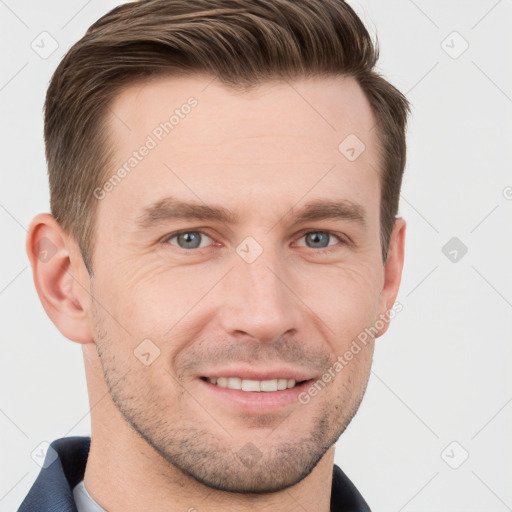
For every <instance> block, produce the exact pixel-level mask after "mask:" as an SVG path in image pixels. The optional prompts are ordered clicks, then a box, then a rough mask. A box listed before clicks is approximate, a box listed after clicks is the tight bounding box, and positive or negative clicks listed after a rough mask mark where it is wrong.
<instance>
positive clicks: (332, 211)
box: [136, 197, 366, 229]
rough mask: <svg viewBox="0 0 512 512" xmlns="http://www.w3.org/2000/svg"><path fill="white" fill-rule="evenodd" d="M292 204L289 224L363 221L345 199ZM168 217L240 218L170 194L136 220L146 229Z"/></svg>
mask: <svg viewBox="0 0 512 512" xmlns="http://www.w3.org/2000/svg"><path fill="white" fill-rule="evenodd" d="M294 210H295V209H294V208H293V207H292V208H291V209H290V210H289V211H288V212H287V214H286V215H288V214H289V213H291V214H292V215H295V218H294V221H293V225H294V226H295V225H297V224H301V223H304V222H313V221H319V220H330V219H332V220H337V219H339V220H349V221H355V222H358V223H360V224H363V225H364V224H365V223H366V215H365V211H364V209H363V207H362V206H360V205H358V204H356V203H353V202H352V201H349V200H346V199H340V200H337V201H333V200H326V199H321V200H314V201H310V202H308V203H306V204H305V205H304V206H303V207H302V208H300V209H299V210H297V212H296V213H294ZM169 220H201V221H219V222H221V223H224V224H232V225H234V224H237V223H239V222H240V217H239V216H238V215H237V214H236V213H234V212H232V211H231V210H229V209H228V208H225V207H223V206H217V205H206V204H199V203H187V202H184V201H181V200H179V199H176V198H174V197H165V198H163V199H160V200H159V201H157V202H155V203H154V204H152V205H150V206H149V207H147V208H145V209H144V210H143V212H142V214H141V215H139V216H138V217H137V219H136V224H137V226H138V227H139V228H141V229H147V228H150V227H152V226H154V225H159V224H161V223H163V222H166V221H169Z"/></svg>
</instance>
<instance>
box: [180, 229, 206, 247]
mask: <svg viewBox="0 0 512 512" xmlns="http://www.w3.org/2000/svg"><path fill="white" fill-rule="evenodd" d="M177 241H178V244H179V245H180V247H182V249H196V248H197V247H199V245H200V244H201V237H200V233H198V232H196V231H189V232H187V233H180V234H179V235H178V236H177ZM181 242H184V243H185V246H184V247H183V246H182V244H181Z"/></svg>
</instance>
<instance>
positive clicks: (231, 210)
mask: <svg viewBox="0 0 512 512" xmlns="http://www.w3.org/2000/svg"><path fill="white" fill-rule="evenodd" d="M376 59H377V52H376V49H375V48H374V46H373V44H372V41H371V39H370V37H369V34H368V32H367V31H366V29H365V27H364V26H363V24H362V22H361V21H360V20H359V18H358V17H357V16H356V14H355V13H354V12H353V10H352V9H351V8H350V7H349V6H348V5H347V4H345V3H344V2H342V1H339V0H301V1H296V0H294V1H291V0H261V1H258V2H246V1H244V0H211V1H204V0H192V1H186V2H185V1H183V0H160V1H158V0H148V1H141V2H137V3H130V4H125V5H122V6H119V7H118V8H116V9H114V10H113V11H111V12H110V13H108V14H107V15H105V16H104V17H102V18H101V19H100V20H98V21H97V22H96V23H95V24H94V25H93V26H92V27H91V28H90V29H89V30H88V32H87V33H86V35H85V36H84V37H83V38H82V39H81V40H80V41H79V42H78V43H76V44H75V45H74V46H73V47H72V48H71V50H70V51H69V52H68V53H67V55H66V56H65V58H64V59H63V61H62V62H61V64H60V65H59V67H58V69H57V70H56V72H55V75H54V77H53V79H52V81H51V84H50V87H49V90H48V94H47V99H46V106H45V141H46V148H47V160H48V167H49V179H50V192H51V211H52V215H50V214H40V215H38V216H37V217H35V218H34V220H33V221H32V223H31V226H30V230H29V234H28V238H27V251H28V254H29V257H30V261H31V264H32V268H33V276H34V282H35V285H36V288H37V292H38V294H39V297H40V299H41V301H42V304H43V306H44V308H45V311H46V312H47V314H48V315H49V317H50V318H51V320H52V321H53V322H54V323H55V325H56V326H57V327H58V329H59V330H60V332H61V333H62V334H63V335H64V336H66V337H67V338H69V339H70V340H72V341H75V342H77V343H80V344H82V349H83V355H84V360H85V369H86V376H87V385H88V391H89V397H90V408H91V422H92V425H91V438H90V439H89V438H68V439H59V440H57V441H55V442H54V443H52V445H51V447H50V448H49V450H48V453H47V456H46V462H45V467H44V469H42V471H41V473H40V475H39V477H38V479H37V481H36V482H35V484H34V486H33V488H32V489H31V491H30V493H29V495H28V496H27V498H26V499H25V500H24V502H23V504H22V505H21V508H20V509H19V510H20V511H23V512H26V511H30V510H38V511H43V510H44V511H50V510H51V511H57V510H58V511H71V510H73V511H75V510H79V511H81V512H82V511H89V510H108V511H110V512H116V511H141V510H144V511H146V510H147V511H154V512H157V511H164V510H165V511H166V512H174V511H182V510H188V511H196V510H197V511H199V512H203V511H204V512H206V511H210V512H214V511H220V510H222V511H225V510H237V511H249V510H250V511H254V510H256V511H263V510H265V511H266V510H276V511H277V510H279V511H291V510H308V511H316V512H327V511H329V510H332V511H366V510H369V508H368V505H367V504H366V502H365V500H364V499H363V498H362V496H361V495H360V494H359V492H358V491H357V489H356V488H355V487H354V485H353V484H352V483H351V482H350V480H349V479H348V477H347V476H346V475H345V474H344V473H343V472H342V471H341V469H340V468H339V467H337V466H335V465H334V445H335V442H336V440H337V439H338V438H339V436H340V435H341V434H342V433H343V431H344V430H345V428H346V427H347V425H348V424H349V423H350V421H351V419H352V418H353V416H354V415H355V413H356V411H357V409H358V407H359V404H360V403H361V400H362V397H363V395H364V392H365V389H366V385H367V382H368V377H369V372H370V368H371V362H372V354H373V350H374V342H375V338H377V337H379V336H381V335H382V334H383V333H384V332H385V331H386V329H387V326H388V325H389V318H390V316H391V315H390V312H392V311H393V304H394V301H395V298H396V295H397V293H398V288H399V284H400V278H401V272H402V266H403V253H404V236H405V223H404V221H403V219H401V218H397V217H396V214H397V209H398V198H399V192H400V185H401V180H402V174H403V170H404V165H405V126H406V118H407V112H408V105H407V101H406V100H405V98H404V97H403V96H402V95H401V94H400V93H399V92H398V91H397V90H396V89H395V88H394V87H393V86H391V85H390V84H389V83H388V82H386V81H385V80H384V79H383V78H382V77H380V76H379V75H377V74H376V73H375V71H374V70H373V68H374V65H375V62H376Z"/></svg>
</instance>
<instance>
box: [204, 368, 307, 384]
mask: <svg viewBox="0 0 512 512" xmlns="http://www.w3.org/2000/svg"><path fill="white" fill-rule="evenodd" d="M200 377H207V378H211V379H218V378H219V377H238V378H240V379H242V380H243V379H246V380H274V379H294V380H295V382H301V381H304V380H310V379H313V378H314V376H312V375H311V372H308V371H307V370H301V369H293V368H289V367H288V368H287V367H280V368H278V367H276V368H272V369H269V368H265V369H260V370H259V369H257V368H254V367H252V368H249V367H240V366H228V367H225V368H215V369H212V370H205V371H204V373H202V374H201V375H200Z"/></svg>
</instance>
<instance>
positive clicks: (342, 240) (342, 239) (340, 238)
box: [162, 229, 350, 254]
mask: <svg viewBox="0 0 512 512" xmlns="http://www.w3.org/2000/svg"><path fill="white" fill-rule="evenodd" d="M184 233H199V234H201V235H205V236H207V237H208V238H211V239H212V240H213V241H214V242H215V240H214V238H213V237H212V236H211V235H209V234H208V233H205V232H204V231H200V230H198V229H195V230H193V229H184V230H181V231H175V232H174V233H171V234H170V235H167V236H166V237H165V238H164V239H163V240H162V242H163V243H164V244H169V242H170V240H172V239H173V238H175V237H177V236H179V235H181V234H184ZM311 233H324V234H327V235H329V236H330V237H335V238H337V239H338V241H339V243H338V244H334V245H328V246H327V247H323V248H321V249H315V248H313V247H307V246H301V247H306V248H308V249H311V250H313V251H314V252H315V253H317V254H324V253H327V252H331V251H332V250H335V249H339V246H340V245H349V243H350V241H349V240H347V239H346V237H343V236H342V235H341V234H338V233H334V232H333V231H326V230H319V229H317V230H309V231H303V232H301V233H300V237H299V239H300V238H303V237H304V236H306V235H309V234H311ZM329 242H330V240H329ZM170 245H171V244H170ZM174 247H176V248H177V249H179V250H181V251H183V252H184V253H193V252H197V251H201V250H204V249H208V248H209V247H198V248H193V249H183V248H182V247H179V246H177V245H174Z"/></svg>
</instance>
